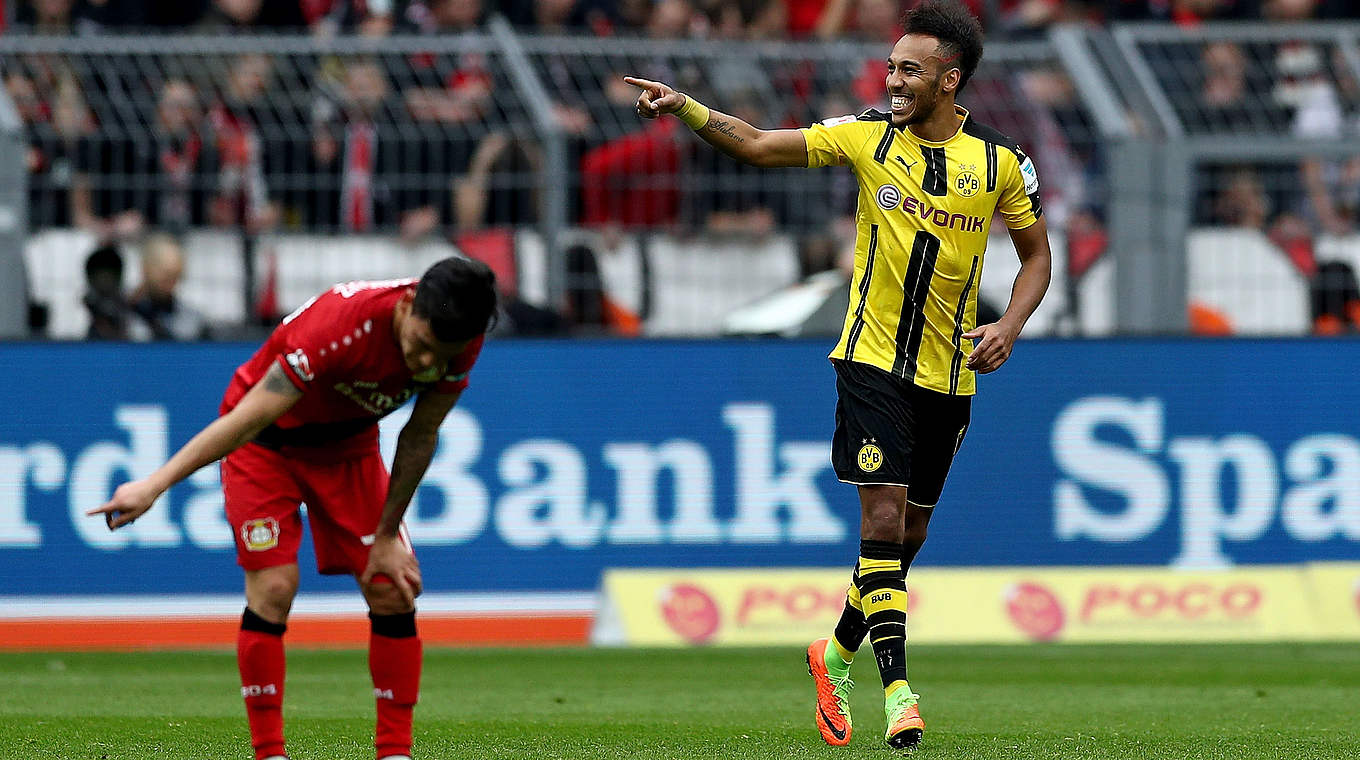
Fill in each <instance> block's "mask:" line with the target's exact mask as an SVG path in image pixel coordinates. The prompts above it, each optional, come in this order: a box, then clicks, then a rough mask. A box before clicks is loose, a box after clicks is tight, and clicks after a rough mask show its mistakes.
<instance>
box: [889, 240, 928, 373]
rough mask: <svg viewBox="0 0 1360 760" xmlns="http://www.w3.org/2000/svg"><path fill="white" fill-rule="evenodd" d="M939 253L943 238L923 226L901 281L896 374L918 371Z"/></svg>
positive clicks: (894, 370) (912, 246) (913, 245)
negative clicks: (928, 304)
mask: <svg viewBox="0 0 1360 760" xmlns="http://www.w3.org/2000/svg"><path fill="white" fill-rule="evenodd" d="M939 256H940V239H939V238H937V237H935V236H934V235H932V234H930V233H929V232H926V231H925V230H922V231H920V232H917V233H916V239H915V240H914V241H913V242H912V244H911V261H910V262H909V263H908V264H907V276H906V277H904V278H903V282H902V315H901V316H900V317H898V320H897V336H896V341H897V358H896V359H894V360H893V369H892V371H893V374H894V375H897V376H898V377H903V378H908V379H910V378H911V377H914V376H915V375H916V356H917V354H918V353H920V351H921V336H922V335H923V334H924V333H925V329H926V313H925V312H926V298H927V297H928V296H929V294H930V280H931V278H932V277H934V276H935V262H936V260H937V259H938V258H939Z"/></svg>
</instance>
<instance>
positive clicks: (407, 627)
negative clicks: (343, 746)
mask: <svg viewBox="0 0 1360 760" xmlns="http://www.w3.org/2000/svg"><path fill="white" fill-rule="evenodd" d="M369 618H370V619H371V620H372V633H371V634H370V635H369V638H368V672H369V674H370V675H372V676H373V694H374V696H375V697H376V698H377V703H378V722H377V730H376V732H375V734H374V740H373V744H374V746H375V747H376V748H377V751H378V752H377V754H378V757H380V758H382V757H387V756H388V755H409V754H411V715H412V713H413V712H414V708H415V705H416V699H417V698H418V697H419V695H420V664H421V645H420V637H418V636H416V619H415V613H414V612H408V613H406V614H403V615H372V614H370V615H369Z"/></svg>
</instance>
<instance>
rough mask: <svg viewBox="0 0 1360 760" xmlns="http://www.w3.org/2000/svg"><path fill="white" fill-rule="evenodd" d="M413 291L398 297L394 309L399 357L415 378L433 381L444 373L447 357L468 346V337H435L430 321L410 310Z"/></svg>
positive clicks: (455, 354) (451, 357)
mask: <svg viewBox="0 0 1360 760" xmlns="http://www.w3.org/2000/svg"><path fill="white" fill-rule="evenodd" d="M414 295H415V294H414V291H412V292H408V293H407V294H406V295H404V296H402V297H401V300H399V301H397V307H396V309H395V311H394V318H395V322H396V324H395V325H394V327H395V330H396V333H397V344H398V345H400V346H401V356H402V359H403V360H404V361H405V362H406V368H407V369H409V370H411V374H412V375H414V376H415V378H416V379H417V380H421V381H426V382H433V381H434V380H438V379H439V377H440V375H442V374H444V369H445V368H446V367H447V366H448V364H449V360H451V359H453V357H455V356H457V355H458V354H459V353H461V352H462V350H463V349H464V348H467V345H468V343H470V342H471V341H468V340H464V341H458V342H456V343H445V342H444V341H441V340H439V339H438V338H437V337H435V334H434V329H433V328H431V327H430V321H429V320H427V319H425V318H423V317H420V316H417V315H416V314H415V312H414V311H413V310H412V308H411V303H412V301H413V300H414Z"/></svg>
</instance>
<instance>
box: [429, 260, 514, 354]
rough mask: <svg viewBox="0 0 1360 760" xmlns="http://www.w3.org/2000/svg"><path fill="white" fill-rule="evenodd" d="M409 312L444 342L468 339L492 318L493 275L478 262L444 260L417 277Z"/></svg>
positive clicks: (475, 334)
mask: <svg viewBox="0 0 1360 760" xmlns="http://www.w3.org/2000/svg"><path fill="white" fill-rule="evenodd" d="M411 311H412V313H414V314H415V315H416V316H417V317H420V318H421V319H424V320H426V321H428V322H429V323H430V329H431V330H432V331H433V332H434V337H436V338H438V339H439V340H440V341H443V342H444V343H458V342H461V341H465V340H471V339H473V338H475V337H477V336H478V335H481V334H482V333H484V332H486V331H487V330H489V329H490V328H491V325H492V324H493V321H494V320H495V317H496V275H495V274H493V273H492V272H491V267H488V266H487V265H486V264H483V263H482V262H480V261H474V260H473V259H465V258H462V257H459V256H455V257H452V258H447V259H444V260H443V261H440V262H439V263H437V264H435V265H434V266H432V267H430V268H429V269H427V270H425V274H424V275H422V276H421V278H420V284H419V285H417V286H416V296H415V300H414V301H412V303H411Z"/></svg>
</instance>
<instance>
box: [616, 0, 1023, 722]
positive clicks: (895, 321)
mask: <svg viewBox="0 0 1360 760" xmlns="http://www.w3.org/2000/svg"><path fill="white" fill-rule="evenodd" d="M903 29H905V31H906V34H905V35H904V36H903V37H902V38H901V39H899V40H898V41H897V44H896V45H894V46H893V49H892V52H891V53H890V54H889V56H888V60H887V77H886V82H885V83H886V85H887V90H888V97H889V103H890V108H889V111H888V112H887V113H883V112H879V111H876V110H869V111H866V112H865V113H863V114H860V115H859V116H858V117H856V116H845V117H841V118H838V119H828V120H826V121H824V122H822V123H821V124H815V125H813V126H812V127H810V128H808V129H788V130H782V129H781V130H762V129H757V128H755V127H752V126H751V125H750V124H747V123H746V122H744V121H742V120H741V119H738V118H735V117H733V116H729V115H727V114H723V113H719V112H717V111H713V110H710V109H709V108H707V107H705V106H704V105H703V104H701V103H699V102H698V101H696V100H694V99H693V98H690V97H688V96H686V95H685V94H683V93H679V92H676V91H675V90H674V89H672V88H671V87H669V86H667V85H665V84H662V83H660V82H652V81H648V80H644V79H637V78H633V77H629V78H627V81H628V82H629V83H630V84H633V85H635V86H637V87H639V88H641V90H642V94H641V95H639V96H638V100H637V112H638V115H640V116H642V117H644V118H656V117H659V116H661V115H663V114H674V115H675V116H677V117H679V118H680V119H681V120H682V121H684V122H685V124H687V125H688V126H689V127H690V128H692V129H694V130H695V132H696V133H698V135H699V137H700V138H702V139H703V140H704V141H706V142H708V143H709V144H710V145H712V146H714V147H715V148H717V149H718V150H721V151H722V152H723V153H726V154H727V155H729V156H732V157H733V158H735V159H737V160H739V161H743V162H745V163H748V164H752V165H754V166H764V167H820V166H832V165H848V166H850V167H851V168H852V169H853V170H854V172H855V176H856V178H857V180H858V182H859V210H858V214H857V239H856V244H855V272H854V279H853V280H852V282H851V293H850V309H849V312H848V313H847V314H846V315H845V327H844V329H843V330H842V332H841V338H840V342H838V343H837V344H836V348H835V350H834V351H832V353H831V361H832V364H833V365H834V367H835V370H836V389H837V391H838V393H839V399H838V402H837V405H836V432H835V435H834V437H833V440H832V455H831V458H832V463H833V465H834V466H835V470H836V475H837V476H838V477H839V478H840V479H841V480H843V481H845V482H848V483H853V484H855V485H857V486H858V487H859V498H860V510H861V512H860V514H861V519H860V554H859V561H858V563H857V564H856V566H855V571H854V573H853V576H852V583H851V585H850V588H849V590H848V591H847V601H846V606H845V610H844V612H843V613H842V615H841V619H840V622H839V623H838V624H837V625H836V629H835V632H834V634H833V635H832V636H831V637H830V638H825V639H819V640H817V641H815V642H813V644H812V645H811V646H810V647H809V648H808V669H809V670H810V671H811V673H812V676H813V680H814V682H815V684H816V687H817V709H816V713H815V716H816V721H817V726H818V729H819V730H820V732H821V734H822V738H823V739H825V740H826V741H827V743H829V744H836V745H841V744H846V743H847V742H849V740H850V729H851V724H850V712H849V701H848V699H847V693H848V691H849V689H850V685H851V684H850V679H849V676H850V661H851V660H852V659H853V657H854V655H855V652H856V650H857V649H859V646H860V644H861V643H862V642H863V641H864V638H865V636H866V634H867V635H868V637H869V639H870V643H871V645H872V647H873V650H874V656H875V658H876V659H877V661H878V669H879V673H880V675H881V676H882V679H883V687H884V693H885V705H886V712H887V732H886V736H885V738H886V741H887V742H888V744H889V745H891V746H893V747H897V748H907V747H914V746H916V745H917V744H918V743H919V742H920V741H921V736H922V732H923V730H924V728H925V724H924V723H923V722H922V720H921V715H920V711H919V709H918V706H917V700H918V695H916V694H914V693H913V692H912V690H911V688H910V687H909V686H908V685H907V669H906V622H907V587H906V570H907V568H908V567H909V566H910V564H911V561H912V559H913V558H915V556H916V552H917V551H918V550H920V548H921V544H922V543H923V542H924V541H925V538H926V525H927V523H929V522H930V515H931V513H932V511H933V508H934V506H935V503H936V501H938V499H939V496H940V492H941V490H942V489H943V487H944V480H945V476H946V475H947V474H948V472H949V467H950V464H951V463H952V462H953V459H954V455H955V454H956V453H957V451H958V448H959V445H960V444H961V443H962V442H963V436H964V433H965V431H967V429H968V420H969V409H970V401H971V398H972V394H973V392H974V389H975V373H984V374H985V373H988V372H993V371H995V370H996V369H998V368H999V367H1000V366H1001V365H1002V364H1003V363H1004V362H1005V361H1006V359H1007V358H1009V357H1010V354H1011V348H1012V346H1013V344H1014V343H1015V339H1016V336H1018V335H1019V334H1020V329H1021V328H1022V327H1023V326H1024V324H1025V321H1026V320H1028V319H1029V317H1030V315H1031V314H1032V313H1033V312H1034V310H1035V308H1037V307H1038V305H1039V301H1040V300H1041V299H1042V298H1043V296H1044V292H1045V291H1046V290H1047V289H1048V281H1049V269H1050V253H1049V247H1048V235H1047V230H1046V225H1045V222H1044V218H1043V216H1042V214H1043V211H1042V209H1041V208H1040V205H1039V179H1038V176H1037V174H1036V173H1035V170H1034V165H1033V164H1032V163H1031V162H1030V160H1029V158H1028V157H1027V156H1026V155H1025V153H1024V152H1023V151H1021V150H1020V148H1019V147H1018V146H1017V145H1016V144H1015V143H1014V142H1013V141H1012V140H1011V139H1010V138H1008V137H1006V136H1005V135H1003V134H1001V133H1000V132H997V131H996V130H994V129H992V128H990V127H986V126H983V125H981V124H978V123H977V122H976V121H974V120H973V119H972V117H970V116H969V115H968V111H967V110H966V109H964V108H962V107H960V106H958V105H956V104H955V102H954V100H955V97H956V96H957V95H958V93H959V92H960V91H961V90H962V89H963V88H964V86H965V85H967V84H968V78H969V77H970V76H972V74H973V71H974V70H975V69H976V68H977V65H978V61H979V60H980V59H981V57H982V28H981V26H980V25H979V24H978V22H977V20H976V19H975V18H973V16H972V15H971V14H970V13H969V12H968V11H967V10H965V9H964V8H963V7H962V6H961V5H960V4H958V3H957V2H955V1H954V0H926V1H925V2H923V3H921V4H920V5H918V6H917V7H916V8H915V9H914V10H912V11H911V12H909V13H908V14H907V15H906V17H905V18H904V19H903ZM995 212H1000V214H1001V218H1002V219H1003V220H1005V223H1006V227H1007V228H1008V229H1009V230H1010V235H1011V239H1012V240H1013V241H1014V242H1015V246H1016V249H1017V251H1018V252H1019V256H1020V261H1021V266H1020V272H1019V274H1018V275H1016V278H1015V285H1014V287H1013V289H1012V291H1011V300H1010V303H1009V305H1008V306H1007V308H1006V311H1005V313H1004V314H1003V315H1002V316H1001V318H1000V319H999V320H997V321H996V322H994V323H992V324H986V325H978V324H977V289H978V280H979V278H980V277H981V274H982V259H983V253H984V251H985V249H986V246H987V233H988V229H989V228H990V227H991V221H992V216H993V213H995Z"/></svg>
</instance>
